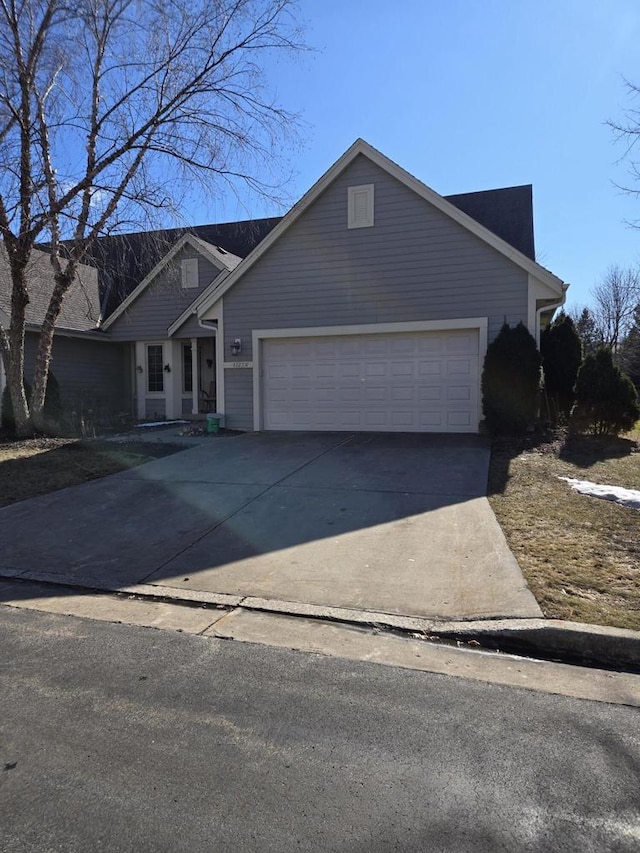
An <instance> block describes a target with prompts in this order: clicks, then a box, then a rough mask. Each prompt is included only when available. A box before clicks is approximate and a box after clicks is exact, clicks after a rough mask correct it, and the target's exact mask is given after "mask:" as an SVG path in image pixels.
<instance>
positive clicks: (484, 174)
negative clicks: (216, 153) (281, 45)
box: [200, 0, 640, 305]
mask: <svg viewBox="0 0 640 853" xmlns="http://www.w3.org/2000/svg"><path fill="white" fill-rule="evenodd" d="M300 9H301V12H302V18H303V20H304V22H305V24H306V37H305V38H306V41H307V43H308V44H309V45H310V46H311V47H312V48H314V51H313V52H311V53H308V54H305V55H303V56H301V57H299V58H298V59H297V60H295V61H294V62H288V61H281V62H279V63H274V64H273V65H272V66H271V67H270V68H269V69H268V71H269V74H270V77H271V80H272V81H273V84H274V85H275V87H276V89H277V92H278V97H279V99H280V101H281V102H282V103H283V104H284V105H285V106H286V107H287V108H289V109H290V110H293V111H296V112H299V113H301V114H302V118H303V120H304V123H305V127H304V128H303V132H302V138H303V148H302V150H301V151H297V152H295V156H293V157H292V160H291V165H292V167H293V169H294V170H295V177H294V179H293V182H292V184H291V185H290V187H289V192H290V193H291V196H292V198H293V199H296V198H298V197H299V196H300V195H302V193H304V192H305V191H306V190H307V189H308V188H309V187H310V186H311V184H313V183H314V182H315V181H316V180H317V179H318V178H319V177H320V175H321V174H322V173H323V172H324V171H325V170H326V169H327V168H328V167H329V166H330V165H331V164H332V163H333V162H334V161H335V160H336V159H337V158H338V157H339V156H340V155H341V154H342V153H343V152H344V151H345V150H346V148H348V147H349V145H350V144H351V143H352V142H353V141H354V140H355V139H356V138H357V137H359V136H361V137H363V138H364V139H366V140H367V141H368V142H370V143H371V144H372V145H374V146H375V147H376V148H378V149H380V150H381V151H382V152H383V153H384V154H386V155H388V156H389V157H391V159H393V160H395V161H396V162H397V163H399V164H400V165H401V166H403V167H404V168H405V169H407V170H408V171H409V172H411V173H412V174H414V175H415V176H416V177H418V178H420V180H422V181H424V182H425V183H426V184H428V185H429V186H431V187H432V188H433V189H434V190H436V191H437V192H439V193H441V194H443V195H447V194H450V193H459V192H469V191H473V190H482V189H490V188H493V187H500V186H512V185H515V184H526V183H531V184H533V192H534V216H535V229H536V248H537V254H538V260H539V261H540V262H541V263H542V264H544V266H546V267H548V268H549V269H551V270H552V271H553V272H554V273H556V274H557V275H558V276H560V277H561V278H562V279H564V280H565V281H568V282H569V283H570V284H571V289H570V291H569V305H572V304H573V305H577V304H583V303H587V302H588V301H589V290H590V288H591V287H592V286H593V284H594V283H595V282H596V281H597V280H598V279H599V278H600V277H601V276H602V274H603V273H604V272H605V271H606V269H607V267H608V266H609V265H610V264H613V263H619V264H622V265H631V264H635V263H638V262H640V230H634V229H633V228H630V227H629V226H628V225H627V224H625V223H626V222H629V221H633V220H640V198H634V197H632V196H629V195H625V194H624V193H622V192H621V191H620V190H619V189H617V188H616V186H615V183H619V184H624V183H625V181H627V169H626V166H625V165H624V164H623V163H622V164H621V163H618V162H617V161H618V159H619V157H620V155H621V154H622V148H621V147H619V146H616V145H615V144H614V137H613V134H612V132H611V131H610V130H609V128H608V127H607V126H606V125H605V122H606V121H607V119H616V118H622V115H623V110H624V109H625V107H629V106H630V105H631V101H630V100H629V98H628V96H627V94H626V92H625V87H624V80H623V77H626V78H628V79H629V80H631V81H635V82H637V83H638V84H639V85H640V54H639V52H638V44H639V43H640V3H639V2H638V0H607V2H604V0H396V2H395V3H394V2H389V0H385V1H384V2H382V0H302V2H301V3H300ZM639 105H640V104H639ZM638 188H639V189H640V186H639V187H638ZM247 204H249V203H248V202H247ZM223 207H224V211H223V210H222V208H223ZM250 207H251V211H252V213H253V215H255V216H261V215H268V214H274V213H281V212H282V211H280V210H277V209H274V207H273V206H272V205H271V206H269V205H268V204H266V203H265V204H262V205H261V204H260V203H258V204H256V203H255V201H251V202H250ZM240 208H241V206H239V205H238V204H237V203H235V202H232V201H231V200H229V201H228V202H227V203H226V204H223V205H221V204H220V203H218V205H217V206H216V208H210V209H208V210H207V211H206V212H205V211H203V212H202V213H203V216H202V217H201V218H200V221H203V219H204V218H206V216H209V217H210V218H211V219H214V220H215V219H216V218H217V219H218V220H221V219H222V218H223V217H226V218H234V217H236V216H238V217H240V218H243V217H244V216H245V215H246V209H244V210H243V209H240Z"/></svg>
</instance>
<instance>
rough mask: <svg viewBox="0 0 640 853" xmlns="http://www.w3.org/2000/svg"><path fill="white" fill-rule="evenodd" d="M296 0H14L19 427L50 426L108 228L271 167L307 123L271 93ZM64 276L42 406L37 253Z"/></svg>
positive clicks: (294, 35)
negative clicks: (181, 194) (67, 331)
mask: <svg viewBox="0 0 640 853" xmlns="http://www.w3.org/2000/svg"><path fill="white" fill-rule="evenodd" d="M294 3H295V0H0V237H1V238H2V240H3V242H4V245H5V248H6V252H7V259H8V264H9V268H10V273H11V282H12V296H11V316H10V324H9V327H8V329H4V328H1V327H0V349H1V351H2V357H3V359H4V364H5V369H6V375H7V379H8V385H9V389H10V393H11V399H12V403H13V408H14V414H15V419H16V428H17V430H18V433H19V434H23V435H24V434H26V433H27V432H28V431H29V429H30V427H31V425H32V424H33V425H35V426H38V425H39V423H40V422H41V420H42V413H43V407H44V398H45V392H46V385H47V377H48V373H49V365H50V362H51V351H52V344H53V334H54V329H55V324H56V321H57V319H58V316H59V314H60V310H61V306H62V302H63V299H64V297H65V294H66V293H67V292H68V290H69V288H70V287H71V284H72V283H73V281H74V278H75V276H76V272H77V270H78V265H79V264H80V263H81V262H82V260H83V259H84V258H85V256H86V254H87V251H88V249H89V248H90V247H91V244H92V243H93V241H94V240H95V239H96V237H97V236H99V235H100V234H103V233H105V232H106V231H107V230H110V229H113V228H114V227H117V226H118V225H121V224H122V223H123V222H124V221H126V222H127V223H129V224H131V223H139V222H140V221H144V216H145V214H147V213H148V212H149V211H150V210H153V209H155V210H163V209H164V208H166V207H168V206H170V205H171V203H172V201H171V200H172V198H173V197H174V195H175V191H176V189H177V188H178V187H180V186H181V185H182V184H184V182H185V181H193V180H194V179H202V178H203V176H204V177H205V179H206V181H207V184H208V185H209V191H211V183H212V182H213V181H214V179H216V178H220V177H222V178H225V179H228V180H229V181H231V182H233V181H235V180H237V179H240V180H242V181H244V182H246V183H247V184H249V186H250V187H252V188H253V189H255V190H258V191H259V192H262V193H268V192H270V184H269V180H268V179H267V178H265V177H262V178H261V177H259V176H269V174H270V173H269V171H268V167H269V165H270V163H272V162H273V159H272V158H274V156H277V153H278V151H279V150H282V148H281V145H282V142H283V135H286V134H287V132H288V131H290V130H291V128H292V127H293V128H294V129H295V117H293V116H291V115H289V114H288V113H287V112H286V111H285V110H284V109H282V108H281V107H280V106H278V105H277V104H276V103H275V102H274V100H273V99H272V97H271V96H270V95H269V93H268V90H267V86H266V78H265V75H264V74H263V71H262V68H263V67H264V61H265V60H266V59H267V56H268V55H269V54H272V53H274V52H275V53H282V52H283V51H284V52H289V51H295V50H297V49H300V47H301V44H300V40H299V34H298V31H297V28H296V25H295V19H294V17H293V8H292V7H293V6H294ZM43 244H44V245H46V246H47V248H48V251H49V254H50V258H51V264H52V268H53V274H54V282H55V283H54V286H53V292H52V294H51V299H50V302H49V306H48V310H47V312H46V317H45V320H44V322H43V325H42V330H41V332H40V336H39V343H38V347H37V354H36V364H35V372H34V381H33V391H32V395H31V400H30V401H28V400H27V399H26V396H25V392H24V387H23V375H24V367H25V364H24V341H25V309H26V306H27V305H28V303H29V276H28V269H29V262H30V259H31V256H32V253H33V251H34V248H35V247H36V246H42V245H43Z"/></svg>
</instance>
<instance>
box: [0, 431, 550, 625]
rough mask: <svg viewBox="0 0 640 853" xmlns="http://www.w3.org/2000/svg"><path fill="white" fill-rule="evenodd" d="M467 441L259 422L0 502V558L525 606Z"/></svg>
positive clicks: (195, 579) (265, 588)
mask: <svg viewBox="0 0 640 853" xmlns="http://www.w3.org/2000/svg"><path fill="white" fill-rule="evenodd" d="M488 463H489V450H488V447H487V445H486V443H485V442H484V441H483V440H482V439H480V438H478V437H477V436H429V435H397V434H396V435H381V434H362V433H360V434H349V433H262V434H256V433H254V434H246V435H241V436H238V437H235V438H231V437H212V438H211V441H210V442H209V443H201V444H199V445H198V446H196V447H194V448H192V449H189V450H185V451H183V452H180V453H177V454H175V455H173V456H170V457H165V458H163V459H159V460H156V461H154V462H151V463H148V464H147V465H144V466H141V467H140V468H136V469H132V470H130V471H126V472H122V473H121V474H116V475H113V476H111V477H107V478H104V479H102V480H97V481H93V482H90V483H85V484H83V485H81V486H76V487H73V488H70V489H64V490H62V491H59V492H55V493H52V494H50V495H45V496H43V497H40V498H34V499H33V500H29V501H25V502H22V503H19V504H15V505H13V506H10V507H6V508H4V509H2V510H0V537H1V538H0V541H2V542H3V549H2V552H3V553H2V557H1V558H0V563H1V564H2V567H3V568H5V569H7V568H8V569H15V570H25V571H46V572H54V573H58V574H60V575H75V576H78V577H83V578H96V579H98V578H99V579H100V580H101V581H105V580H111V581H113V582H114V583H115V584H121V585H127V584H132V583H136V582H142V581H145V582H146V583H151V584H155V585H158V586H168V587H179V588H181V589H192V590H205V591H208V592H217V593H229V594H233V595H241V596H257V597H260V598H265V599H276V600H278V601H281V602H282V601H285V602H286V601H289V602H296V603H299V604H309V605H320V606H333V607H342V608H350V609H357V610H366V611H375V612H382V613H393V614H401V615H407V616H423V617H434V618H438V617H441V618H447V619H450V618H460V619H464V618H478V617H497V616H505V617H509V616H517V617H528V616H539V615H541V614H540V609H539V608H538V606H537V604H536V602H535V600H534V598H533V596H532V595H531V593H530V592H529V590H528V589H527V587H526V584H525V582H524V579H523V577H522V573H521V571H520V569H519V567H518V565H517V563H516V560H515V558H514V557H513V555H512V554H511V552H510V551H509V549H508V547H507V544H506V541H505V539H504V536H503V534H502V531H501V530H500V527H499V525H498V523H497V521H496V519H495V517H494V515H493V512H492V511H491V508H490V506H489V503H488V501H487V499H486V497H485V493H486V484H487V472H488Z"/></svg>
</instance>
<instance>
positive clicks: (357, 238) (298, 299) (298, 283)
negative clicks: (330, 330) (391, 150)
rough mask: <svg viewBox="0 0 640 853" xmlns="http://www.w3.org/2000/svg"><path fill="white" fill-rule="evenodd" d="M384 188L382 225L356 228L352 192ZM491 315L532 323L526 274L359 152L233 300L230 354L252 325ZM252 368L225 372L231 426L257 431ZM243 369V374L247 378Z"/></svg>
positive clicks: (494, 319)
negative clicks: (350, 220) (350, 215)
mask: <svg viewBox="0 0 640 853" xmlns="http://www.w3.org/2000/svg"><path fill="white" fill-rule="evenodd" d="M369 183H373V184H374V185H375V225H374V227H373V228H361V229H351V230H349V229H347V188H348V187H349V186H354V185H358V184H369ZM462 317H487V318H488V321H489V340H491V339H492V338H493V337H495V335H496V334H497V332H498V330H499V328H500V326H501V325H502V323H503V322H504V321H505V320H506V321H507V322H509V323H511V324H514V323H517V322H519V321H520V320H523V321H524V322H526V320H527V274H526V272H524V270H522V269H521V268H520V267H518V266H516V265H515V264H514V263H513V262H511V261H509V260H508V259H507V258H506V257H504V256H503V255H501V254H500V253H499V252H497V251H496V250H494V249H492V248H491V247H490V246H488V245H487V244H486V243H485V242H484V241H482V240H480V239H479V238H478V237H476V236H474V235H473V234H471V233H470V232H469V231H467V230H466V229H465V228H463V227H462V226H461V225H459V224H458V223H456V222H454V221H453V220H452V219H450V218H449V217H448V216H446V215H445V214H443V213H442V212H441V211H439V210H437V209H436V208H434V207H433V206H432V205H431V204H429V203H428V202H426V201H424V200H423V199H421V198H419V197H418V196H417V195H415V193H413V192H412V191H411V190H409V189H407V188H406V187H405V186H404V185H402V184H400V183H399V182H398V181H396V180H395V179H394V178H392V177H391V176H389V175H388V174H387V173H386V172H384V171H383V170H381V169H379V168H378V167H377V166H376V165H374V164H373V163H371V162H370V161H369V160H367V159H366V158H365V157H362V156H360V157H358V158H356V160H354V162H353V163H352V164H351V165H350V166H349V167H348V168H347V169H346V170H345V172H343V174H342V175H340V176H339V177H338V178H337V179H336V180H335V181H334V183H333V184H332V185H331V186H330V187H329V188H328V189H327V190H325V192H324V193H323V194H322V195H321V196H320V198H318V199H317V200H316V202H315V203H314V204H313V205H312V206H311V208H310V209H309V210H307V211H306V212H305V213H304V214H303V215H302V216H301V217H300V219H298V221H297V222H296V223H295V224H294V225H293V226H292V227H291V228H290V229H289V231H288V232H287V233H286V234H285V235H284V236H283V237H282V238H281V239H280V240H279V241H277V242H276V243H275V244H274V245H273V247H272V248H271V249H269V251H268V252H267V253H266V254H265V255H264V256H263V257H262V258H261V259H260V260H259V261H258V262H257V263H256V264H255V266H254V267H253V268H252V269H251V270H250V271H249V272H248V273H247V274H246V275H245V276H244V277H243V278H242V279H241V280H240V281H239V282H238V283H237V284H236V285H235V286H234V287H233V288H232V289H231V290H230V291H229V292H228V293H227V294H226V295H225V297H224V327H225V328H224V331H225V359H226V360H228V359H230V358H231V356H230V355H229V353H230V346H231V343H232V342H233V340H234V338H237V337H241V338H242V342H243V351H242V355H241V356H240V358H241V359H242V360H243V361H244V360H248V359H250V358H251V357H252V353H251V332H252V330H253V329H268V328H292V327H305V326H339V325H352V324H364V323H392V322H410V321H415V320H444V319H454V318H462ZM244 373H245V371H234V370H227V371H226V372H225V382H226V402H225V408H226V411H227V413H228V417H227V424H228V426H230V427H233V428H237V429H252V428H253V419H252V415H253V413H252V388H251V381H250V376H247V377H245V376H244V375H243V374H244ZM238 374H240V375H238Z"/></svg>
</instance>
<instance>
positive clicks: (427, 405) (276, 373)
mask: <svg viewBox="0 0 640 853" xmlns="http://www.w3.org/2000/svg"><path fill="white" fill-rule="evenodd" d="M398 325H404V324H398ZM406 325H409V324H406ZM425 325H429V324H425ZM484 325H485V324H483V323H482V322H481V321H478V322H477V324H476V325H475V327H469V328H447V329H442V328H440V329H419V330H418V329H411V330H401V331H384V330H383V329H384V327H382V326H381V327H378V329H379V330H378V329H376V331H375V333H374V332H369V333H367V332H368V330H367V332H359V333H354V332H352V331H348V330H344V331H341V333H339V334H335V333H334V334H322V335H320V334H312V333H307V331H308V332H311V330H304V331H305V333H304V334H302V331H303V330H296V331H293V330H287V333H286V334H285V335H283V336H278V335H279V334H282V333H278V332H273V331H268V332H266V331H265V332H258V333H256V340H255V342H254V355H255V354H256V353H259V369H258V370H256V371H255V373H254V376H255V377H256V381H257V383H258V387H256V388H255V389H254V390H255V391H256V392H257V393H256V395H255V397H254V403H257V407H256V409H257V411H258V412H259V414H260V418H259V422H256V428H257V429H266V430H358V431H381V432H459V433H462V432H477V430H478V422H479V419H480V412H479V394H480V387H479V386H480V355H481V353H482V354H484V352H483V347H484V346H486V344H485V343H484V341H485V339H486V329H484V328H482V327H483V326H484ZM369 328H370V327H369ZM332 331H333V330H332ZM336 331H337V330H336ZM481 339H482V340H481ZM255 367H258V365H255Z"/></svg>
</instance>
